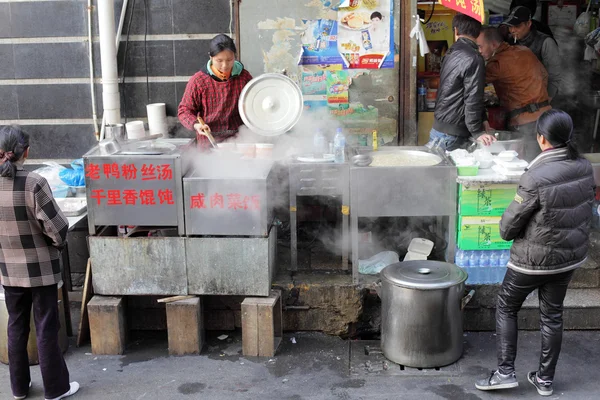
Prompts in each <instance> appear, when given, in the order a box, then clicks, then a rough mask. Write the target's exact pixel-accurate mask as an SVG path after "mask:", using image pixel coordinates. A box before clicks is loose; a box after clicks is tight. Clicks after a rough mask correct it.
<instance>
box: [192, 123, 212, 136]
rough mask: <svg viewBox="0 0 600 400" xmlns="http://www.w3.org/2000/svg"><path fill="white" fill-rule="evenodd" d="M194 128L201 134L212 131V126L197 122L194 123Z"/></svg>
mask: <svg viewBox="0 0 600 400" xmlns="http://www.w3.org/2000/svg"><path fill="white" fill-rule="evenodd" d="M194 129H195V130H196V132H198V133H199V134H201V135H205V134H206V132H210V127H209V126H208V125H206V124H200V123H196V124H194Z"/></svg>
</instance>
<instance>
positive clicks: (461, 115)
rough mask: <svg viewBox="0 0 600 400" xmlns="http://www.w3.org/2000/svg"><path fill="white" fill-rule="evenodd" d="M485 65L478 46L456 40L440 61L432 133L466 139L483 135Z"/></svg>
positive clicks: (469, 41)
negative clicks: (440, 67) (435, 131)
mask: <svg viewBox="0 0 600 400" xmlns="http://www.w3.org/2000/svg"><path fill="white" fill-rule="evenodd" d="M484 88H485V62H484V61H483V57H482V56H481V54H480V53H479V49H478V47H477V44H476V43H475V42H473V41H472V40H469V39H466V38H459V39H458V40H457V41H456V43H454V44H453V45H452V47H450V50H448V52H447V53H446V55H445V56H444V59H443V61H442V70H441V72H440V86H439V88H438V93H437V100H436V104H435V113H434V118H435V120H434V122H433V129H435V130H437V131H439V132H442V133H445V134H447V135H452V136H462V137H468V136H471V135H476V134H479V133H481V132H482V130H483V128H482V123H483V111H484V110H483V90H484Z"/></svg>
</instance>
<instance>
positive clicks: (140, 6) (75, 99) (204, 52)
mask: <svg viewBox="0 0 600 400" xmlns="http://www.w3.org/2000/svg"><path fill="white" fill-rule="evenodd" d="M97 1H98V0H94V1H93V5H94V7H96V6H97ZM133 3H134V0H129V6H128V11H127V14H126V17H125V26H124V28H123V36H122V41H121V44H120V46H119V54H118V60H119V61H118V64H119V74H121V70H122V66H123V59H124V50H125V41H124V40H125V37H126V34H127V27H128V23H129V19H130V14H131V10H132V5H133ZM122 5H123V0H115V19H116V23H115V25H117V23H118V20H119V16H120V13H121V8H122ZM146 12H147V14H146ZM146 20H147V26H148V28H147V37H146V44H145V45H144V36H145V33H146ZM229 21H230V2H229V0H136V1H135V9H134V11H133V18H132V19H131V30H130V36H129V44H128V49H127V59H126V62H125V66H126V68H125V84H123V85H121V90H122V91H123V90H124V96H122V97H121V102H122V104H121V110H122V115H123V116H127V117H128V119H129V120H137V119H143V118H145V117H146V108H145V105H146V104H147V103H148V100H149V101H150V102H153V103H154V102H164V103H166V104H167V114H168V116H170V117H172V118H171V119H170V121H171V122H172V123H173V124H174V125H175V129H174V131H176V132H174V133H176V134H177V135H179V136H180V135H185V134H187V132H185V130H184V129H182V128H181V127H180V126H177V125H176V118H175V117H176V115H177V114H176V113H177V105H178V104H179V101H180V99H181V96H182V95H183V91H184V89H185V85H186V83H187V81H188V79H189V77H190V76H191V75H193V74H194V73H195V72H196V71H198V70H199V69H201V68H202V67H203V66H204V65H205V64H206V62H207V60H208V42H209V41H210V39H211V38H212V37H213V36H214V35H215V34H217V33H228V32H229ZM92 26H93V35H94V39H93V41H94V46H93V50H94V65H95V68H94V69H95V71H94V73H95V77H96V80H95V89H96V103H97V111H98V123H99V124H100V122H101V119H102V86H101V84H100V77H101V70H100V46H99V43H98V15H97V9H96V8H94V11H93V16H92ZM144 51H146V57H144ZM146 60H147V69H148V75H149V78H148V81H149V84H148V87H149V92H150V94H149V96H148V90H147V85H146V64H145V61H146ZM89 76H90V71H89V59H88V12H87V0H66V1H62V0H39V1H34V0H17V1H7V0H0V124H2V125H5V124H21V125H23V126H24V127H25V128H26V130H27V131H28V132H29V133H30V134H31V136H32V148H31V158H34V159H40V158H67V159H69V158H76V157H79V156H81V155H82V154H83V153H85V152H86V151H87V150H88V149H89V148H90V147H91V146H92V145H93V144H94V143H95V137H94V128H93V124H92V97H91V88H90V82H89Z"/></svg>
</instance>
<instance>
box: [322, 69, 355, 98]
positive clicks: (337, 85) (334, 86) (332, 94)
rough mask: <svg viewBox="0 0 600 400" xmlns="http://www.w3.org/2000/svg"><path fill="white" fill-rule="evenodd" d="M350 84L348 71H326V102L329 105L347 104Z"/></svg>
mask: <svg viewBox="0 0 600 400" xmlns="http://www.w3.org/2000/svg"><path fill="white" fill-rule="evenodd" d="M350 83H351V79H350V74H348V71H327V102H328V103H329V104H345V103H348V89H349V87H350Z"/></svg>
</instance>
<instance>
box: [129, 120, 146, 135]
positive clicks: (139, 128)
mask: <svg viewBox="0 0 600 400" xmlns="http://www.w3.org/2000/svg"><path fill="white" fill-rule="evenodd" d="M125 128H126V129H127V139H141V138H143V137H145V136H146V130H145V129H144V122H142V121H131V122H128V123H127V124H125Z"/></svg>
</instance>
